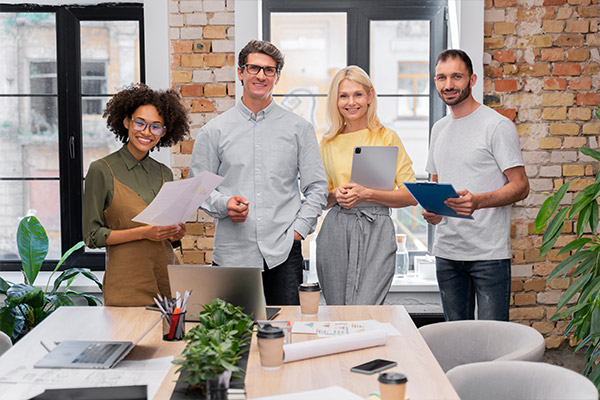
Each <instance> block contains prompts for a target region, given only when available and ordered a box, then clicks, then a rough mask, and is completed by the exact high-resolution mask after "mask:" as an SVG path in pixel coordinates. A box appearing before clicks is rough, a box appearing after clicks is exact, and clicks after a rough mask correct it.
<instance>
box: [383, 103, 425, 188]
mask: <svg viewBox="0 0 600 400" xmlns="http://www.w3.org/2000/svg"><path fill="white" fill-rule="evenodd" d="M416 100H418V102H421V103H423V104H424V106H423V109H424V110H425V111H426V114H425V116H423V117H420V118H406V117H404V116H402V115H401V114H400V113H399V112H398V110H399V109H401V110H405V109H406V108H408V107H412V104H413V103H414V102H415V101H416ZM377 114H378V115H379V118H380V120H381V123H382V124H383V125H384V126H386V127H388V128H390V129H392V130H394V131H395V132H396V133H397V134H398V136H399V137H400V140H402V144H403V145H404V148H405V149H406V152H407V153H408V155H409V156H410V159H411V160H412V162H413V170H414V171H415V175H416V177H417V179H423V180H426V179H427V178H428V174H427V172H426V171H425V165H426V164H427V155H428V152H429V117H428V114H429V99H428V98H427V97H421V98H418V99H417V98H415V97H380V96H378V97H377Z"/></svg>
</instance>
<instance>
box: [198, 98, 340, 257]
mask: <svg viewBox="0 0 600 400" xmlns="http://www.w3.org/2000/svg"><path fill="white" fill-rule="evenodd" d="M201 171H210V172H212V173H215V174H217V175H220V176H222V177H223V178H224V180H223V182H222V183H221V184H220V185H219V187H218V188H217V190H215V191H214V192H213V193H212V194H211V196H210V197H209V199H208V200H206V201H205V202H204V203H203V204H202V206H201V208H202V209H203V210H205V211H206V212H207V213H208V214H209V215H211V216H212V217H214V218H215V221H216V231H215V241H214V252H213V260H214V261H215V262H216V263H218V264H219V265H223V266H262V265H263V259H264V260H265V261H266V263H267V266H268V267H269V268H273V267H275V266H277V265H279V264H281V263H283V262H284V261H285V260H286V259H287V257H288V255H289V252H290V250H291V248H292V244H293V240H294V231H297V232H298V233H299V234H300V235H302V237H306V236H307V235H308V234H310V233H311V232H313V231H314V228H315V225H316V223H317V218H318V217H319V215H321V212H322V209H323V208H324V207H325V205H326V204H327V196H328V188H327V178H326V175H325V170H324V168H323V161H322V160H321V153H320V151H319V146H318V143H317V138H316V136H315V132H314V129H313V127H312V126H311V125H310V124H309V123H308V122H307V121H306V120H304V119H302V118H301V117H299V116H297V115H296V114H294V113H292V112H290V111H287V110H285V109H283V108H282V107H280V106H279V105H277V104H276V103H275V101H271V103H270V104H269V106H267V107H266V108H265V109H264V110H262V111H260V112H258V114H257V115H254V113H253V112H252V111H250V110H249V109H248V108H247V107H246V106H245V105H244V104H243V103H242V102H239V103H238V105H237V106H236V107H234V108H232V109H230V110H228V111H226V112H225V113H223V114H221V115H219V116H218V117H217V118H215V119H213V120H211V121H209V122H208V123H207V124H206V125H205V126H204V127H203V128H202V129H200V132H199V133H198V136H197V137H196V141H195V143H194V151H193V154H192V162H191V166H190V176H194V175H195V174H197V173H199V172H201ZM301 193H302V195H303V196H304V197H301ZM235 195H241V196H243V197H245V198H246V199H247V200H248V201H249V203H250V204H249V211H248V217H247V219H246V221H245V222H241V223H234V222H232V221H231V219H230V218H229V215H228V213H227V201H228V200H229V199H230V198H231V197H233V196H235Z"/></svg>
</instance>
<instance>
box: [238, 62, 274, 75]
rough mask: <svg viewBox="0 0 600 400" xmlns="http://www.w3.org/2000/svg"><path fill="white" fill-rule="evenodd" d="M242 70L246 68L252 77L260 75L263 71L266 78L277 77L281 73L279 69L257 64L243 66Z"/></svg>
mask: <svg viewBox="0 0 600 400" xmlns="http://www.w3.org/2000/svg"><path fill="white" fill-rule="evenodd" d="M242 68H246V71H248V73H249V74H250V75H258V73H259V72H260V70H261V69H262V70H263V72H264V73H265V76H275V75H276V74H277V73H278V72H279V70H278V69H277V67H273V66H271V65H265V66H264V67H263V66H260V65H256V64H244V65H242Z"/></svg>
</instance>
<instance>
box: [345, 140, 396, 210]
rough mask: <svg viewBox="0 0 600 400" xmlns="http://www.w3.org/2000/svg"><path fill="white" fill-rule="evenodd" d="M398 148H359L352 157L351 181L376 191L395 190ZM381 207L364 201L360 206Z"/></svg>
mask: <svg viewBox="0 0 600 400" xmlns="http://www.w3.org/2000/svg"><path fill="white" fill-rule="evenodd" d="M397 161H398V147H396V146H357V147H355V148H354V154H353V155H352V171H351V173H350V181H351V182H354V183H358V184H359V185H362V186H364V187H367V188H370V189H376V190H394V186H395V181H396V164H397ZM372 205H379V204H377V203H374V202H370V201H363V202H361V203H359V204H358V206H372Z"/></svg>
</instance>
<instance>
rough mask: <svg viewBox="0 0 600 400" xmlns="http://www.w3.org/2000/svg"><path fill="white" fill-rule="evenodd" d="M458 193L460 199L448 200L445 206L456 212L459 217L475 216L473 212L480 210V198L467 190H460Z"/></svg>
mask: <svg viewBox="0 0 600 400" xmlns="http://www.w3.org/2000/svg"><path fill="white" fill-rule="evenodd" d="M456 193H458V195H459V196H460V197H451V198H449V199H447V200H446V201H445V202H444V204H446V205H447V206H448V207H450V208H451V209H453V210H454V211H456V213H457V214H458V215H462V216H465V217H468V216H470V215H471V214H473V211H475V210H477V208H478V205H479V197H477V195H475V194H473V193H471V192H469V191H468V190H467V189H465V190H459V191H458V192H456Z"/></svg>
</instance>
